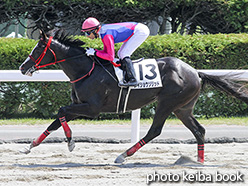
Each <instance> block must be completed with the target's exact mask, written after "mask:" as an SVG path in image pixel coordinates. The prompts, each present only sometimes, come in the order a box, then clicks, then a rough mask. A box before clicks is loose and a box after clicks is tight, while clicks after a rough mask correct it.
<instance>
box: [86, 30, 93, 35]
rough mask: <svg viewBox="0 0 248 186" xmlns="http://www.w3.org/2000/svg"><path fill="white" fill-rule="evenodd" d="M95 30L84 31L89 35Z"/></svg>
mask: <svg viewBox="0 0 248 186" xmlns="http://www.w3.org/2000/svg"><path fill="white" fill-rule="evenodd" d="M94 31H95V30H91V31H87V32H85V33H86V35H87V36H89V35H90V34H91V33H93V32H94Z"/></svg>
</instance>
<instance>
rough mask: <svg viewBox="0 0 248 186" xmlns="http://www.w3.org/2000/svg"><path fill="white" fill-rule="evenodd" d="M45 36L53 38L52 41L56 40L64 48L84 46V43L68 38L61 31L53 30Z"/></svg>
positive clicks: (67, 35) (66, 34)
mask: <svg viewBox="0 0 248 186" xmlns="http://www.w3.org/2000/svg"><path fill="white" fill-rule="evenodd" d="M47 36H48V37H49V36H53V39H56V40H58V41H59V42H60V43H61V44H63V45H65V46H72V47H81V46H82V45H84V44H85V42H83V41H81V40H80V39H76V38H74V37H72V36H69V34H68V33H66V32H65V31H64V30H63V29H53V30H50V31H49V32H48V33H47Z"/></svg>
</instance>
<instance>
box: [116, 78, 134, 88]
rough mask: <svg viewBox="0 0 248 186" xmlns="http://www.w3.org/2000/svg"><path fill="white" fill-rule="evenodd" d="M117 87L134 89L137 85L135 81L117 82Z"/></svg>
mask: <svg viewBox="0 0 248 186" xmlns="http://www.w3.org/2000/svg"><path fill="white" fill-rule="evenodd" d="M118 85H119V87H135V86H137V85H138V82H137V81H136V79H131V80H130V81H128V82H124V81H122V82H119V84H118Z"/></svg>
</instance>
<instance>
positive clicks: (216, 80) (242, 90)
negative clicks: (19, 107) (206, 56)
mask: <svg viewBox="0 0 248 186" xmlns="http://www.w3.org/2000/svg"><path fill="white" fill-rule="evenodd" d="M198 74H199V77H200V78H201V79H202V86H204V85H205V84H210V85H211V86H212V87H214V88H217V89H219V90H221V91H224V92H226V93H227V94H229V95H232V96H234V97H236V98H237V99H240V100H242V101H244V102H245V103H246V104H247V105H248V88H247V87H246V85H244V84H242V83H238V82H237V78H236V79H235V78H234V76H233V75H223V76H216V75H209V74H206V73H203V72H198Z"/></svg>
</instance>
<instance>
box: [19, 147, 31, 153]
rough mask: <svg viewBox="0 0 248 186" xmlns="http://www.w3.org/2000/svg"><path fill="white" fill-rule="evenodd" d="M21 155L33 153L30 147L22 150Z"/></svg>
mask: <svg viewBox="0 0 248 186" xmlns="http://www.w3.org/2000/svg"><path fill="white" fill-rule="evenodd" d="M19 152H20V153H22V154H29V153H30V152H31V148H30V147H25V148H23V149H21V150H19Z"/></svg>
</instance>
